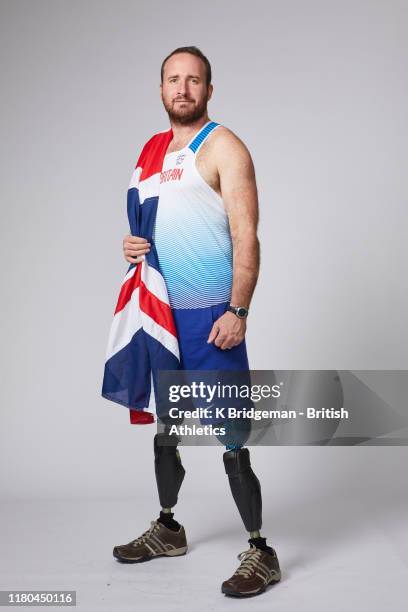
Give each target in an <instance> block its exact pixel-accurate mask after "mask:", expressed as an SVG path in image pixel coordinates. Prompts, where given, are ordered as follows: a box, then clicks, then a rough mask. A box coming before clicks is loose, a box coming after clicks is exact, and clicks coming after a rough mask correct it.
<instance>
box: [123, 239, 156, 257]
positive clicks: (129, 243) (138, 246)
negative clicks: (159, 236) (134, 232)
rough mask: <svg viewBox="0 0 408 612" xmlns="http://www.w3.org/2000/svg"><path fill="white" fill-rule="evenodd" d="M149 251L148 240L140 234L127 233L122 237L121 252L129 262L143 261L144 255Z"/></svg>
mask: <svg viewBox="0 0 408 612" xmlns="http://www.w3.org/2000/svg"><path fill="white" fill-rule="evenodd" d="M149 251H150V242H147V240H146V238H140V236H131V235H129V234H127V235H126V236H125V237H124V239H123V254H124V256H125V259H126V261H128V262H129V263H139V261H143V259H144V255H145V254H146V253H148V252H149Z"/></svg>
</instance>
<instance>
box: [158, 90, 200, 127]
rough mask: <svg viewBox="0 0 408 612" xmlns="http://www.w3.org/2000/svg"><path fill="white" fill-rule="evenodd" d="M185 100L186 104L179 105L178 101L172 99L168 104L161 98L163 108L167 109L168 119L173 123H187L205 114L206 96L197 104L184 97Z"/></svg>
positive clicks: (193, 121)
mask: <svg viewBox="0 0 408 612" xmlns="http://www.w3.org/2000/svg"><path fill="white" fill-rule="evenodd" d="M186 102H187V104H185V105H183V106H181V105H180V102H174V101H172V102H170V104H168V103H166V102H165V101H164V100H163V105H164V108H165V109H166V111H167V114H168V116H169V119H170V120H171V121H172V122H173V123H178V124H180V125H189V124H190V123H195V122H196V121H198V120H199V119H201V117H203V115H205V114H206V112H207V102H208V98H207V97H205V98H204V99H203V100H202V101H201V102H199V103H198V104H197V105H195V104H192V103H191V102H190V101H189V100H188V99H186Z"/></svg>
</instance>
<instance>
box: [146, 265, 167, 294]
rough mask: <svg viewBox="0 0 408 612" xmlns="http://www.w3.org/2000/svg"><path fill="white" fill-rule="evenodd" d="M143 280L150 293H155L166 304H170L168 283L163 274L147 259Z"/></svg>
mask: <svg viewBox="0 0 408 612" xmlns="http://www.w3.org/2000/svg"><path fill="white" fill-rule="evenodd" d="M142 281H143V283H144V284H145V286H146V287H147V289H148V290H149V291H150V293H153V295H155V296H156V297H157V298H159V300H161V301H162V302H164V303H165V304H169V298H168V295H167V288H166V283H165V282H164V278H163V276H162V275H161V274H160V272H158V271H157V270H156V269H155V268H152V266H149V265H148V263H147V261H145V262H144V263H143V265H142Z"/></svg>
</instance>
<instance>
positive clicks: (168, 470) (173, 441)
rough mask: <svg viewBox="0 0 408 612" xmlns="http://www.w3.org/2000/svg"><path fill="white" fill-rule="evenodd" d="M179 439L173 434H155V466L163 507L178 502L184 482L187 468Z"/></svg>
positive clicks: (168, 506) (169, 506) (171, 505)
mask: <svg viewBox="0 0 408 612" xmlns="http://www.w3.org/2000/svg"><path fill="white" fill-rule="evenodd" d="M179 441H180V439H179V438H177V436H173V435H171V436H170V435H168V434H162V433H160V434H156V435H155V436H154V468H155V473H156V481H157V489H158V492H159V499H160V505H161V506H162V508H172V507H173V506H175V505H176V504H177V495H178V492H179V490H180V487H181V483H182V482H183V478H184V474H185V469H184V468H183V466H182V464H181V459H180V455H179V452H178V450H177V444H178V443H179Z"/></svg>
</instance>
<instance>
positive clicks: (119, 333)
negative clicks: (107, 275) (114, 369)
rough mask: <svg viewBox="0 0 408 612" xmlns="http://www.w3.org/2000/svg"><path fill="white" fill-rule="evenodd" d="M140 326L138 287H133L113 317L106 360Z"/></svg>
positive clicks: (121, 346) (129, 338) (121, 347)
mask: <svg viewBox="0 0 408 612" xmlns="http://www.w3.org/2000/svg"><path fill="white" fill-rule="evenodd" d="M141 326H142V321H141V318H140V311H139V287H137V289H135V290H134V291H133V293H132V295H131V297H130V300H129V301H128V303H127V304H126V306H125V307H124V308H123V309H122V310H120V311H119V312H117V313H116V314H115V316H114V317H113V321H112V325H111V329H110V332H109V339H108V348H107V350H106V361H107V360H108V359H110V358H111V357H112V355H115V353H118V352H119V351H120V350H121V349H123V347H125V346H126V345H127V344H129V342H130V341H131V339H132V338H133V336H134V334H135V333H136V332H137V330H138V329H140V328H141Z"/></svg>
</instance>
